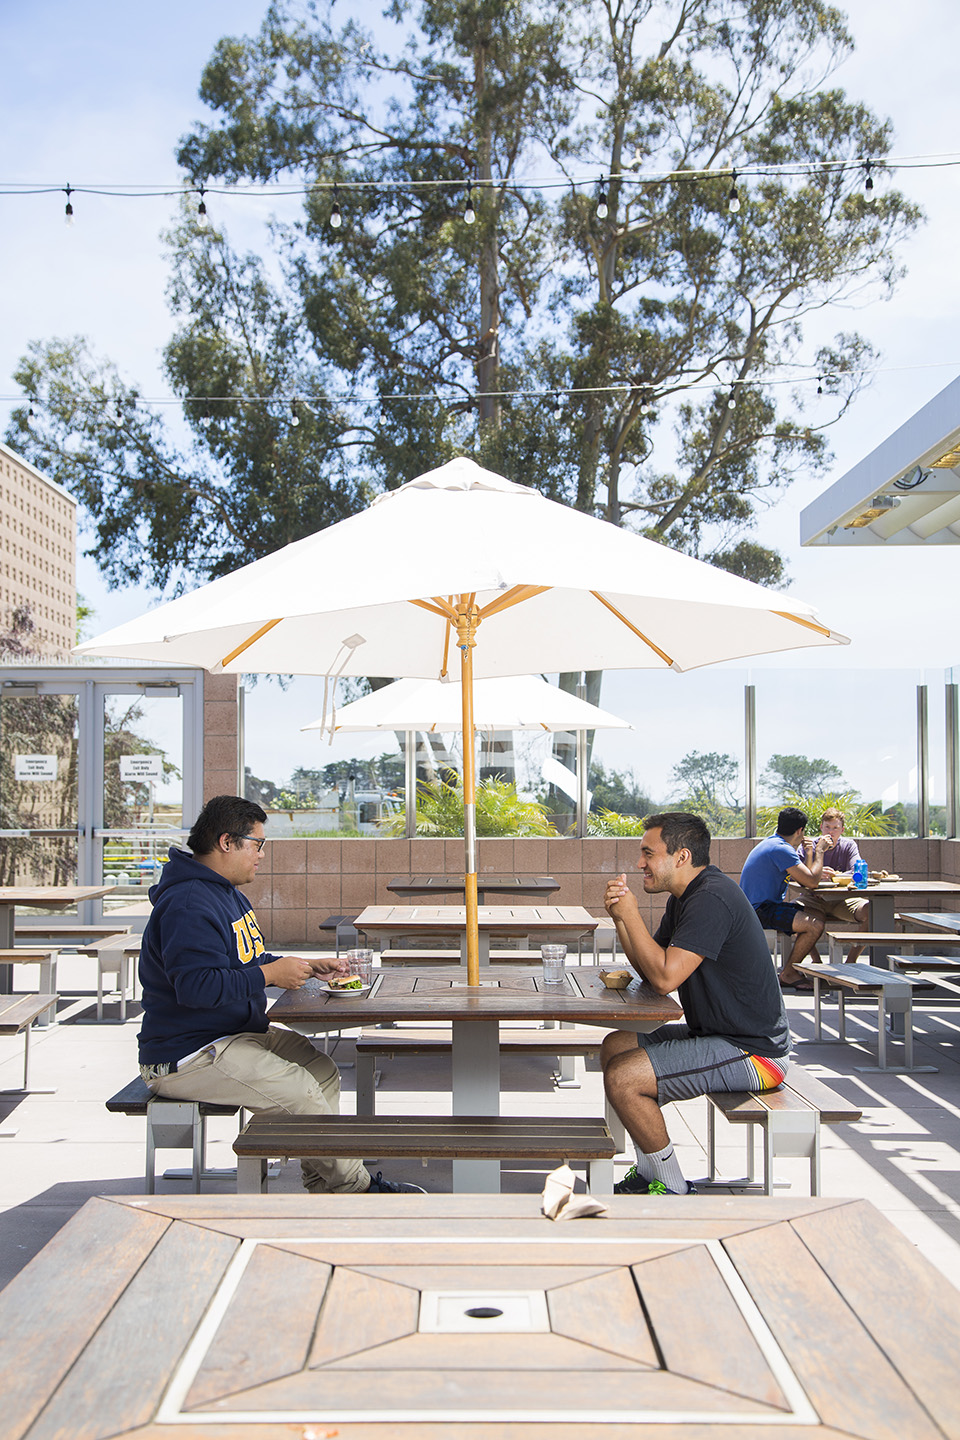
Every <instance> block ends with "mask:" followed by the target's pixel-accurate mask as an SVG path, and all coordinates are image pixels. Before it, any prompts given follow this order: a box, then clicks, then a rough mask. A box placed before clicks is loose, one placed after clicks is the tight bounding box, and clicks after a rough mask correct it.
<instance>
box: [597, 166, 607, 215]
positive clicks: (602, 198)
mask: <svg viewBox="0 0 960 1440" xmlns="http://www.w3.org/2000/svg"><path fill="white" fill-rule="evenodd" d="M596 214H597V219H598V220H606V218H607V216H608V215H609V214H610V211H609V210H608V209H607V190H606V185H605V184H604V179H603V176H602V175H601V177H600V189H599V191H598V193H597V211H596Z"/></svg>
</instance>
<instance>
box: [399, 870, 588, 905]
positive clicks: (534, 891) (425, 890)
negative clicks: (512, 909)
mask: <svg viewBox="0 0 960 1440" xmlns="http://www.w3.org/2000/svg"><path fill="white" fill-rule="evenodd" d="M387 889H388V890H389V891H390V892H391V894H393V895H462V894H463V876H462V875H460V876H457V875H399V876H397V877H396V878H395V879H393V880H390V881H388V882H387ZM559 889H560V881H559V880H554V878H553V876H552V875H518V876H510V875H478V876H477V895H478V897H479V900H480V904H481V905H483V904H485V903H486V898H487V896H489V895H539V896H541V897H543V898H546V897H547V896H549V895H553V894H555V893H556V891H557V890H559Z"/></svg>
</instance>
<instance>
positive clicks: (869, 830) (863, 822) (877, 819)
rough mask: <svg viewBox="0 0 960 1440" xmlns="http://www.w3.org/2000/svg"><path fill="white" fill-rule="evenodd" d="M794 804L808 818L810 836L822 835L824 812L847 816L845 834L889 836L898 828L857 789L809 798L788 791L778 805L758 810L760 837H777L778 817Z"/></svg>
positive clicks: (761, 807)
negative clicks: (861, 797)
mask: <svg viewBox="0 0 960 1440" xmlns="http://www.w3.org/2000/svg"><path fill="white" fill-rule="evenodd" d="M789 805H794V806H796V808H797V809H798V810H802V811H804V813H805V814H806V815H807V817H808V819H807V834H808V835H818V834H819V833H820V821H821V820H822V818H823V812H824V811H825V810H839V811H841V813H842V814H843V816H844V833H845V834H846V835H868V836H869V835H890V834H892V833H893V832H894V830H895V825H894V823H893V820H892V819H891V817H890V815H889V812H888V813H887V814H886V815H885V814H883V813H882V812H881V809H880V802H879V800H872V801H870V802H869V803H867V802H865V801H863V800H861V799H860V796H859V794H858V793H857V791H855V790H847V791H845V792H844V793H843V794H832V795H817V796H814V797H813V798H810V799H808V798H807V797H805V796H803V795H801V794H799V793H798V792H796V791H789V790H788V791H787V792H786V793H785V794H784V795H783V797H782V800H781V802H780V803H779V804H778V805H764V806H760V807H758V809H757V831H758V833H759V834H760V835H774V834H775V833H776V829H777V816H778V814H779V813H780V811H781V810H782V809H784V808H785V807H786V806H789Z"/></svg>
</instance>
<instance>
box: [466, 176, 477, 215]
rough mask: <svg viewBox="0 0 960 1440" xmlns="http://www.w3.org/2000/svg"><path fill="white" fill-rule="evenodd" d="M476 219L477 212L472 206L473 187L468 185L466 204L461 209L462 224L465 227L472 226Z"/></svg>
mask: <svg viewBox="0 0 960 1440" xmlns="http://www.w3.org/2000/svg"><path fill="white" fill-rule="evenodd" d="M476 219H477V212H476V209H475V208H474V204H473V186H472V185H470V186H468V188H467V203H466V205H465V206H464V207H463V223H464V224H465V225H473V224H475V223H476Z"/></svg>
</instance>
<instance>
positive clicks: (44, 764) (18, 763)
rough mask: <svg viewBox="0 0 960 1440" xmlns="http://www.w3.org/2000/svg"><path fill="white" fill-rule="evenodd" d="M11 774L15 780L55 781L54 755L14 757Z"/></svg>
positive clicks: (55, 762) (55, 761)
mask: <svg viewBox="0 0 960 1440" xmlns="http://www.w3.org/2000/svg"><path fill="white" fill-rule="evenodd" d="M13 773H14V778H15V779H17V780H56V778H57V757H56V755H15V756H14V757H13Z"/></svg>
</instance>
